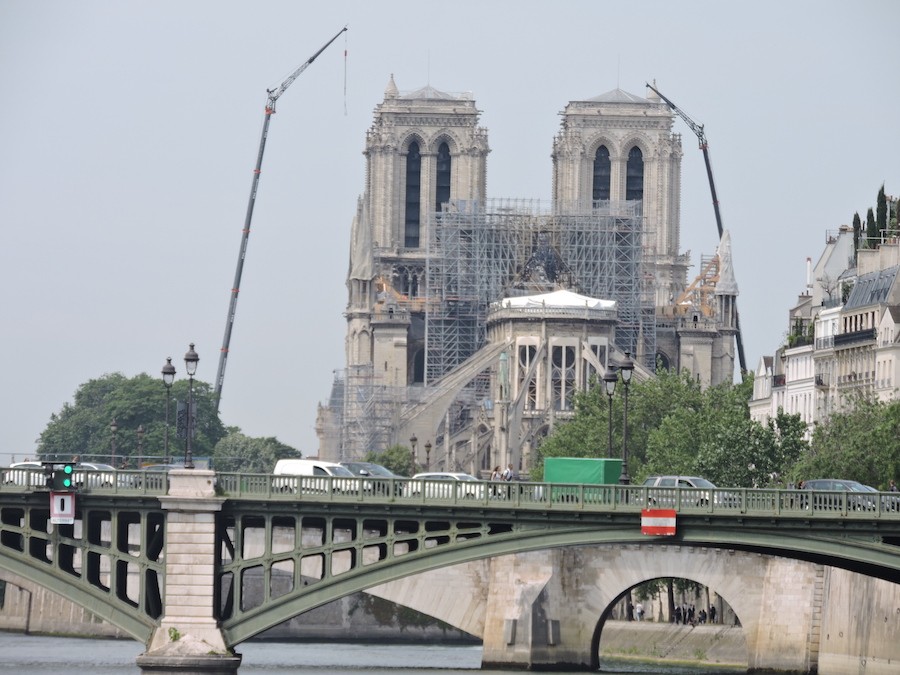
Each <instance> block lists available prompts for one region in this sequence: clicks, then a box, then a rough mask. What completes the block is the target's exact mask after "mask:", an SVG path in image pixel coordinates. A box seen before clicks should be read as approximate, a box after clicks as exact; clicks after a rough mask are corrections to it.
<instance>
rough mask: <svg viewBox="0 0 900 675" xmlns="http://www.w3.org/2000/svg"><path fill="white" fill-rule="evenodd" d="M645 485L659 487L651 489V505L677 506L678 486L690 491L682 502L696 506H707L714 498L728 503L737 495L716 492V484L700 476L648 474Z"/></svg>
mask: <svg viewBox="0 0 900 675" xmlns="http://www.w3.org/2000/svg"><path fill="white" fill-rule="evenodd" d="M642 486H643V487H647V488H657V489H654V490H651V491H650V494H649V496H648V497H647V503H648V505H650V506H675V505H676V488H678V489H686V490H689V491H690V492H689V493H688V494H687V495H685V496H683V497H682V498H681V503H682V504H684V503H685V502H687V504H693V505H694V506H707V505H708V504H709V500H710V499H714V500H715V503H716V504H717V505H719V504H727V503H729V502H731V501H732V500H733V499H734V498H735V497H734V496H733V495H728V494H727V493H721V494H720V493H716V492H715V490H717V489H718V488H716V486H715V485H714V484H713V483H711V482H710V481H708V480H706V479H705V478H701V477H700V476H648V477H647V478H646V479H645V480H644V482H643V483H642Z"/></svg>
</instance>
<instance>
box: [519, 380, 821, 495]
mask: <svg viewBox="0 0 900 675" xmlns="http://www.w3.org/2000/svg"><path fill="white" fill-rule="evenodd" d="M622 386H623V385H622V383H621V382H620V383H619V384H618V387H617V391H616V394H615V396H614V398H613V402H614V405H613V415H612V419H613V451H612V453H611V454H612V456H613V457H617V458H618V457H621V450H622V433H621V432H622V423H623V412H624V411H623V404H624V400H623V397H622V396H621V390H622ZM752 392H753V381H752V378H748V379H747V381H746V382H742V383H738V384H735V385H731V384H728V385H721V386H718V387H710V388H708V389H706V390H705V391H701V389H700V385H699V383H698V382H697V381H696V380H694V379H693V378H691V377H690V375H689V374H688V373H686V372H682V373H676V372H675V371H672V370H665V369H660V370H659V371H657V375H656V377H655V378H651V379H649V380H646V381H643V382H636V381H633V382H632V384H631V386H630V389H629V398H628V469H629V473H630V474H631V476H632V479H633V480H635V481H636V482H637V481H640V480H642V479H643V478H644V477H645V476H647V475H649V474H686V475H701V476H704V477H706V478H708V479H709V480H711V481H713V482H714V483H716V484H720V485H723V486H730V487H731V486H733V487H754V486H764V485H769V484H771V483H773V482H775V481H777V479H778V477H780V476H781V475H782V474H784V472H785V471H787V470H788V469H789V468H790V467H791V465H792V464H793V463H794V461H796V459H797V458H798V457H799V456H800V454H801V453H803V452H804V451H805V449H806V442H805V441H804V440H803V435H804V432H805V429H806V427H805V425H804V423H803V422H802V421H801V420H800V417H799V415H786V414H784V412H783V411H779V414H778V415H777V416H776V418H775V419H774V420H771V421H770V422H769V423H768V424H767V425H762V424H760V423H758V422H755V421H753V420H751V419H750V414H749V408H748V402H749V400H750V396H751V394H752ZM608 405H609V400H608V398H607V396H606V394H605V393H604V392H603V391H602V390H601V388H600V387H593V388H591V389H590V390H589V391H586V392H583V393H580V394H578V395H577V396H576V399H575V415H574V417H573V419H572V420H571V421H568V422H565V423H562V424H559V425H558V426H557V427H556V429H555V430H554V432H553V434H551V436H549V437H548V438H547V439H546V440H545V441H544V443H543V444H542V445H541V446H540V448H539V454H540V461H541V463H542V461H543V458H545V457H606V456H607V455H608V452H607V446H608V429H609V427H608V420H609V408H608ZM532 478H533V479H534V480H541V478H542V470H537V471H535V472H533V474H532Z"/></svg>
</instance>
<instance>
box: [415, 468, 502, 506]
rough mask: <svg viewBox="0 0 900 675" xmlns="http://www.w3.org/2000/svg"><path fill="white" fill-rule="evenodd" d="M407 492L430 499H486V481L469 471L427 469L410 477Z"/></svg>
mask: <svg viewBox="0 0 900 675" xmlns="http://www.w3.org/2000/svg"><path fill="white" fill-rule="evenodd" d="M406 494H408V495H410V496H412V497H419V496H421V495H423V494H424V495H425V497H426V498H429V499H484V494H485V481H483V480H478V479H477V478H475V476H472V475H469V474H467V473H458V472H452V471H426V472H424V473H417V474H416V475H415V476H413V477H412V478H410V479H409V483H408V484H407V486H406Z"/></svg>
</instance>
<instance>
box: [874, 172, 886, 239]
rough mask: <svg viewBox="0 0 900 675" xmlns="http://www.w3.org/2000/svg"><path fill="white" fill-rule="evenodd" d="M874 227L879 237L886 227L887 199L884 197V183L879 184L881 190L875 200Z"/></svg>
mask: <svg viewBox="0 0 900 675" xmlns="http://www.w3.org/2000/svg"><path fill="white" fill-rule="evenodd" d="M875 227H876V228H877V229H878V234H879V236H880V235H881V233H882V232H885V231H886V230H887V227H888V218H887V197H886V196H885V195H884V183H882V184H881V188H880V189H879V190H878V197H877V198H876V200H875Z"/></svg>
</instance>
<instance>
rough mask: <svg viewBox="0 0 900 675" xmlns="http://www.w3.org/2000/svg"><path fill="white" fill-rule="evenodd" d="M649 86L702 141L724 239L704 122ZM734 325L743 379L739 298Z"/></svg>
mask: <svg viewBox="0 0 900 675" xmlns="http://www.w3.org/2000/svg"><path fill="white" fill-rule="evenodd" d="M647 88H648V89H650V90H651V91H653V92H654V93H655V94H656V95H657V96H659V97H660V98H661V99H662V100H663V101H665V102H666V104H667V105H668V106H669V107H670V108H671V109H672V110H673V111H674V112H676V113H677V114H678V116H679V117H680V118H681V119H683V120H684V121H685V123H687V125H688V126H689V127H690V128H691V131H693V132H694V133H695V134H696V135H697V141H698V142H699V143H700V149H701V150H702V151H703V161H704V162H705V163H706V176H707V178H709V191H710V193H711V195H712V203H713V211H715V214H716V227H717V228H718V230H719V239H720V240H721V239H722V232H723V229H722V214H721V213H719V197H718V196H717V195H716V182H715V181H714V180H713V173H712V165H711V164H710V161H709V143H707V141H706V132H705V131H704V130H703V125H702V124H697V123H696V122H695V121H694V120H692V119H691V118H690V117H688V116H687V115H686V114H685V112H684V111H683V110H682V109H681V108H679V107H678V106H677V105H675V104H674V103H672V101H670V100H669V99H668V98H666V97H665V96H664V95H663V94H662V92H660V91H659V90H658V89H657V88H656V87H654V86H653V85H651V84H649V83H648V84H647ZM734 327H735V329H736V331H737V334H736V335H735V339H736V342H737V350H738V363H739V364H740V368H741V380H743V379H744V378H745V377H746V375H747V360H746V359H745V358H744V339H743V337H741V319H740V315H739V314H738V311H737V298H735V301H734Z"/></svg>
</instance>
